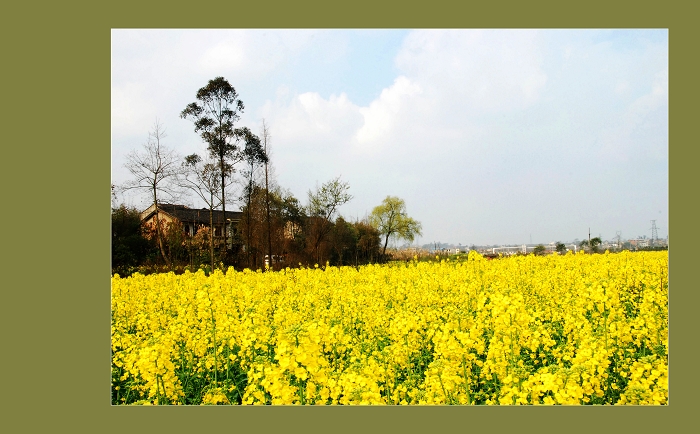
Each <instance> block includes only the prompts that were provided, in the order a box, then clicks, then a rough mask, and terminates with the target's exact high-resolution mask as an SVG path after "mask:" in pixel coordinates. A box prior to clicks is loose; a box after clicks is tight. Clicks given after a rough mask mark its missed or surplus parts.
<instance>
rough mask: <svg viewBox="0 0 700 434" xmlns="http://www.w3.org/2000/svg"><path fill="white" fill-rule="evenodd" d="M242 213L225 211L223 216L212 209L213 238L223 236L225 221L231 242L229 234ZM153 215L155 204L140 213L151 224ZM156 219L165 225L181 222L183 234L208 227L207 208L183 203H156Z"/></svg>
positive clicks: (154, 213) (190, 233) (153, 218)
mask: <svg viewBox="0 0 700 434" xmlns="http://www.w3.org/2000/svg"><path fill="white" fill-rule="evenodd" d="M242 214H243V213H241V212H239V211H226V215H225V216H224V212H223V211H219V210H214V211H213V220H214V239H215V240H216V239H217V238H223V232H222V229H223V228H224V223H226V229H228V230H229V232H228V235H227V236H228V237H229V242H231V241H230V240H231V235H232V234H233V231H235V230H236V228H237V227H238V223H239V222H240V220H241V215H242ZM155 215H156V211H155V205H151V206H149V207H148V208H147V209H146V210H145V211H143V212H142V213H141V221H142V222H143V223H144V224H147V225H153V224H154V222H155ZM158 219H159V220H160V221H162V222H164V224H166V225H167V224H168V223H170V222H176V223H182V227H183V230H184V232H185V234H186V235H190V236H192V235H194V234H196V233H197V230H198V228H200V227H209V209H207V208H201V209H193V208H189V207H187V206H185V205H175V204H167V203H161V204H158Z"/></svg>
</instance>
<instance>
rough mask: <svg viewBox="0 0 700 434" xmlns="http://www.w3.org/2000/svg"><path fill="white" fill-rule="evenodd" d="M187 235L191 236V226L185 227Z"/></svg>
mask: <svg viewBox="0 0 700 434" xmlns="http://www.w3.org/2000/svg"><path fill="white" fill-rule="evenodd" d="M185 234H187V235H189V234H190V225H185Z"/></svg>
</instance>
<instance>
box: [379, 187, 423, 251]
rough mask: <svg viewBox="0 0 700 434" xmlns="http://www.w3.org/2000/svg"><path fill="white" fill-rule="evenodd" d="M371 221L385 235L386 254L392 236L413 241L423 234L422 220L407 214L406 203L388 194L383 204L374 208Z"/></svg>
mask: <svg viewBox="0 0 700 434" xmlns="http://www.w3.org/2000/svg"><path fill="white" fill-rule="evenodd" d="M369 222H370V224H371V225H372V226H374V227H375V228H376V229H377V230H378V231H379V233H380V234H381V235H383V236H384V237H385V238H384V249H383V250H382V255H385V254H386V246H387V244H389V238H390V237H392V236H393V237H396V238H402V239H404V240H406V241H409V242H412V241H413V239H414V238H415V236H416V235H422V233H421V229H422V227H421V224H420V222H418V221H415V220H414V219H412V218H411V217H409V216H408V215H407V214H406V203H405V202H404V201H403V199H399V198H398V197H393V196H387V197H386V198H385V199H384V201H382V204H381V205H379V206H377V207H375V208H374V209H373V210H372V213H371V214H370V216H369Z"/></svg>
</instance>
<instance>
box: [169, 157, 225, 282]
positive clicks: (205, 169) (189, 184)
mask: <svg viewBox="0 0 700 434" xmlns="http://www.w3.org/2000/svg"><path fill="white" fill-rule="evenodd" d="M182 167H183V169H184V170H183V172H182V174H181V177H180V178H179V179H180V182H179V183H180V186H182V187H183V188H186V189H188V190H190V191H193V192H194V193H195V194H197V196H199V197H200V198H201V199H202V200H203V201H204V203H205V204H206V205H207V208H209V258H210V263H211V269H212V270H214V262H215V261H214V209H215V208H216V207H218V206H219V205H221V197H220V196H218V194H219V192H220V191H221V177H220V173H219V171H220V169H219V164H218V162H217V161H215V160H213V159H211V158H209V159H206V160H203V159H202V158H201V157H200V156H199V155H197V154H192V155H188V156H187V157H185V161H184V162H183V163H182ZM229 183H230V182H229ZM224 188H226V186H224ZM193 235H194V234H193Z"/></svg>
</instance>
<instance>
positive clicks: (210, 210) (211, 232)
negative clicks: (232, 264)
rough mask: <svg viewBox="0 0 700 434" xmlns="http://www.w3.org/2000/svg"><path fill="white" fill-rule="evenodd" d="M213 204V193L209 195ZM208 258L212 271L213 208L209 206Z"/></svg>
mask: <svg viewBox="0 0 700 434" xmlns="http://www.w3.org/2000/svg"><path fill="white" fill-rule="evenodd" d="M210 203H211V204H212V205H213V204H214V194H213V193H212V195H211V202H210ZM209 260H210V262H211V272H212V273H213V272H214V209H213V208H212V206H209Z"/></svg>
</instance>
